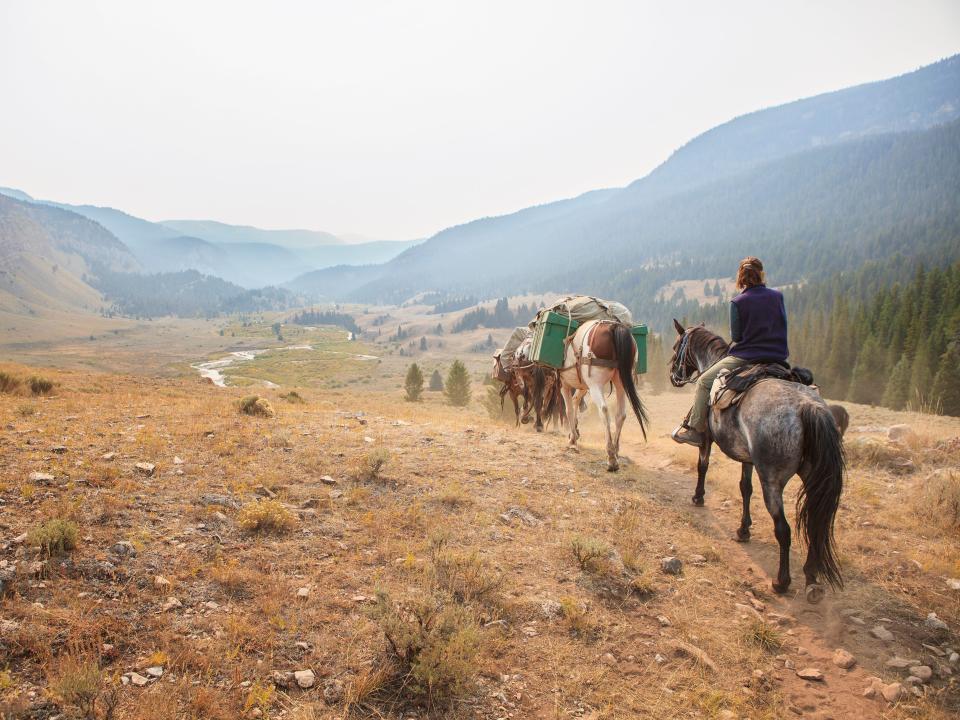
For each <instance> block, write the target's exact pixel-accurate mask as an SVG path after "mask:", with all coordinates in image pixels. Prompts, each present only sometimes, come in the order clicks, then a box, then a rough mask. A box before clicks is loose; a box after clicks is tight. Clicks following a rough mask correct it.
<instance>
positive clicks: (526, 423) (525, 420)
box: [520, 418, 530, 425]
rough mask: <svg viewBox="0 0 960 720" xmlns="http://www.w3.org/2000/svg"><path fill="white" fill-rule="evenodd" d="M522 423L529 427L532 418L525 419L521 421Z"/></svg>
mask: <svg viewBox="0 0 960 720" xmlns="http://www.w3.org/2000/svg"><path fill="white" fill-rule="evenodd" d="M520 422H522V423H523V424H524V425H529V424H530V418H523V420H521V421H520Z"/></svg>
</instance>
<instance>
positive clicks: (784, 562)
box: [757, 467, 790, 593]
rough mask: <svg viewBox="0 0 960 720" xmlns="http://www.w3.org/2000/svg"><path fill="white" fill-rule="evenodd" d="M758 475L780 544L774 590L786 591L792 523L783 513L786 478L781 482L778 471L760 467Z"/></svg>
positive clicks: (787, 586) (788, 578)
mask: <svg viewBox="0 0 960 720" xmlns="http://www.w3.org/2000/svg"><path fill="white" fill-rule="evenodd" d="M757 475H759V477H760V487H761V488H762V489H763V502H764V504H765V505H766V506H767V512H769V513H770V517H772V518H773V532H774V535H776V536H777V543H778V544H779V545H780V567H779V569H778V570H777V579H776V580H775V581H774V582H773V591H774V592H776V593H785V592H786V591H787V590H789V589H790V523H788V522H787V518H786V516H785V515H784V514H783V486H784V485H785V484H786V480H784V482H780V478H779V477H776V473H769V472H765V471H764V469H763V468H759V467H758V468H757Z"/></svg>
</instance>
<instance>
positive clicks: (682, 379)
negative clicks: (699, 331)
mask: <svg viewBox="0 0 960 720" xmlns="http://www.w3.org/2000/svg"><path fill="white" fill-rule="evenodd" d="M694 330H696V328H695V327H692V328H687V329H686V330H685V331H684V333H683V337H682V338H680V347H679V348H677V354H676V360H674V363H673V367H672V368H670V382H671V383H672V384H673V386H674V387H683V386H684V385H686V384H688V383H692V382H693V381H694V380H696V379H697V378H698V377H700V368H699V366H697V365H696V363H694V367H693V370H691V371H690V374H689V375H686V376H685V375H682V374H681V373H685V372H686V371H687V356H688V354H689V351H690V337H691V336H692V335H693V331H694Z"/></svg>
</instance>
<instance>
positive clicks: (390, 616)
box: [370, 591, 480, 706]
mask: <svg viewBox="0 0 960 720" xmlns="http://www.w3.org/2000/svg"><path fill="white" fill-rule="evenodd" d="M370 613H371V617H372V618H373V620H374V621H375V622H376V623H377V624H378V625H379V626H380V630H381V631H382V632H383V634H384V636H385V637H386V639H387V644H388V646H389V655H390V662H391V663H392V664H393V666H394V668H395V670H394V683H393V684H394V685H395V686H396V687H397V691H398V692H399V693H400V694H401V695H402V696H406V697H407V699H409V700H421V701H426V703H427V704H428V705H430V706H439V705H446V704H449V703H450V702H451V701H452V700H454V699H455V698H457V697H459V696H461V695H462V694H463V693H464V692H465V691H466V690H467V689H468V687H469V685H470V683H471V681H472V680H473V678H474V677H475V676H476V675H477V673H478V672H479V666H478V663H477V655H478V653H479V651H480V633H479V632H478V630H477V627H476V620H475V618H474V617H473V616H472V614H471V613H470V612H469V610H467V608H465V607H463V606H461V605H456V604H448V603H446V602H444V601H443V600H442V599H440V598H437V597H430V596H429V595H428V596H426V597H423V596H421V597H418V598H415V599H411V600H410V601H408V602H404V603H394V602H393V601H392V600H391V599H390V597H389V596H388V595H387V594H386V593H384V592H382V591H379V592H377V603H376V605H375V606H374V608H373V609H372V610H371V611H370Z"/></svg>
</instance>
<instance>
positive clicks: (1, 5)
mask: <svg viewBox="0 0 960 720" xmlns="http://www.w3.org/2000/svg"><path fill="white" fill-rule="evenodd" d="M957 52H960V2H957V0H943V1H940V2H935V1H932V0H931V1H927V0H911V1H910V2H903V0H896V1H894V2H889V1H887V0H879V1H878V0H869V1H866V2H852V1H844V2H836V1H830V2H811V1H809V0H805V1H803V2H770V1H769V0H764V1H762V2H722V3H721V2H716V1H715V0H714V1H712V2H689V1H688V2H672V3H671V2H662V1H658V2H603V1H602V0H591V1H589V2H588V1H586V0H584V1H583V2H559V1H558V0H549V1H544V2H527V1H525V0H511V1H510V2H499V1H491V0H477V1H475V2H471V3H467V2H457V1H456V0H437V1H436V2H408V1H400V0H397V1H395V2H363V1H361V0H352V1H346V2H344V1H341V2H319V1H317V2H308V1H304V2H292V1H288V2H283V1H280V0H277V1H275V2H268V1H267V0H264V1H262V2H256V3H253V2H238V1H237V0H228V1H223V2H213V1H211V0H193V1H190V2H180V1H179V0H178V1H174V0H163V1H162V2H146V1H145V0H143V1H139V0H138V1H134V0H115V1H110V2H84V1H82V0H64V1H63V2H45V1H43V0H22V1H17V0H0V68H2V69H0V185H9V186H13V187H18V188H21V189H23V190H25V191H27V192H29V193H31V194H33V195H35V196H37V197H41V198H45V199H54V200H61V201H65V202H73V203H92V204H98V205H111V206H114V207H118V208H121V209H123V210H126V211H127V212H130V213H133V214H135V215H140V216H142V217H147V218H149V219H154V220H160V219H168V218H213V219H218V220H222V221H225V222H232V223H241V224H254V225H260V226H263V227H271V228H279V227H307V228H314V229H323V230H329V231H332V232H353V233H361V234H363V235H367V236H372V237H377V238H390V239H399V238H409V237H417V236H426V235H430V234H432V233H434V232H436V231H438V230H440V229H442V228H444V227H446V226H449V225H452V224H457V223H460V222H465V221H468V220H471V219H474V218H477V217H481V216H484V215H496V214H502V213H504V212H509V211H512V210H516V209H519V208H522V207H525V206H528V205H531V204H536V203H541V202H546V201H550V200H555V199H559V198H563V197H570V196H573V195H577V194H579V193H581V192H584V191H586V190H591V189H595V188H599V187H611V186H618V185H624V184H626V183H628V182H630V181H631V180H634V179H636V178H638V177H640V176H642V175H645V174H646V173H647V172H649V171H650V170H651V169H653V168H654V167H655V166H656V165H657V164H659V163H660V162H662V161H663V160H665V159H666V158H667V157H668V156H669V154H670V153H671V152H672V151H673V150H674V149H676V148H677V147H679V146H680V145H682V144H683V143H684V142H686V141H687V140H689V139H690V138H692V137H693V136H694V135H696V134H698V133H700V132H702V131H704V130H707V129H709V128H710V127H712V126H714V125H716V124H718V123H721V122H724V121H726V120H729V119H730V118H732V117H734V116H736V115H739V114H743V113H745V112H749V111H752V110H756V109H759V108H763V107H766V106H770V105H775V104H779V103H782V102H786V101H790V100H794V99H797V98H800V97H804V96H808V95H813V94H817V93H820V92H823V91H827V90H833V89H838V88H842V87H844V86H848V85H853V84H857V83H861V82H866V81H870V80H878V79H881V78H885V77H888V76H892V75H897V74H900V73H903V72H906V71H909V70H912V69H915V68H917V67H919V66H921V65H925V64H928V63H930V62H933V61H935V60H938V59H940V58H943V57H946V56H948V55H952V54H955V53H957Z"/></svg>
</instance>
